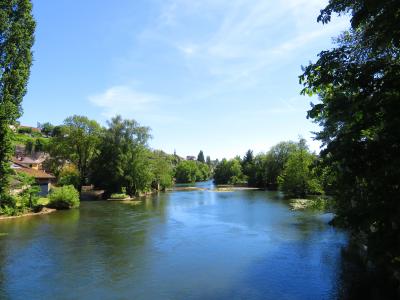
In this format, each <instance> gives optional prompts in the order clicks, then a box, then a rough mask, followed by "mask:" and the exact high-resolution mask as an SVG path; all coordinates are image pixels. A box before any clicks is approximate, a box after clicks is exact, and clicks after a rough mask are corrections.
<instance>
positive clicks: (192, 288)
mask: <svg viewBox="0 0 400 300" xmlns="http://www.w3.org/2000/svg"><path fill="white" fill-rule="evenodd" d="M202 185H203V186H208V187H210V188H212V187H211V183H203V184H202ZM330 218H331V216H329V215H328V214H318V213H312V212H294V211H291V210H290V209H289V207H288V205H287V203H286V202H285V201H284V200H282V199H281V198H280V197H279V195H278V194H277V193H273V192H265V191H254V190H253V191H248V190H247V191H235V192H215V191H212V190H206V191H174V192H167V193H161V194H159V195H157V196H154V197H152V198H149V199H147V200H145V201H143V202H142V203H140V204H137V205H134V204H133V203H122V202H105V201H101V202H83V203H81V208H80V209H75V210H70V211H63V212H56V213H53V214H50V215H44V216H36V217H28V218H20V219H16V220H7V221H1V222H0V299H206V300H207V299H229V300H231V299H250V300H251V299H271V300H272V299H274V300H275V299H336V298H338V296H339V291H340V290H341V269H340V266H341V263H342V262H341V260H342V259H341V248H342V247H344V246H345V245H346V244H347V235H346V233H345V232H342V231H340V230H338V229H335V228H333V227H331V226H329V225H328V224H327V223H328V221H329V219H330Z"/></svg>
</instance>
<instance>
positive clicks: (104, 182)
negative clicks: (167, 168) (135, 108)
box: [91, 116, 153, 196]
mask: <svg viewBox="0 0 400 300" xmlns="http://www.w3.org/2000/svg"><path fill="white" fill-rule="evenodd" d="M149 131H150V129H149V128H148V127H143V126H140V125H139V124H138V123H137V122H136V121H135V120H123V119H122V118H121V117H120V116H117V117H115V118H113V119H111V121H110V122H108V128H107V129H106V130H104V132H103V133H102V135H101V137H100V141H99V146H98V155H97V157H96V158H95V159H94V160H93V162H92V164H91V167H92V168H91V169H92V172H91V178H92V180H93V183H94V184H95V185H96V186H98V187H101V188H104V189H106V190H107V192H108V193H109V194H111V193H119V192H121V190H122V188H123V187H126V189H127V193H128V194H129V195H130V196H134V195H136V194H138V193H141V192H145V191H147V190H149V189H150V188H151V184H152V181H153V176H152V165H151V153H150V151H149V150H148V149H147V147H146V145H147V141H148V139H149V138H150V134H149Z"/></svg>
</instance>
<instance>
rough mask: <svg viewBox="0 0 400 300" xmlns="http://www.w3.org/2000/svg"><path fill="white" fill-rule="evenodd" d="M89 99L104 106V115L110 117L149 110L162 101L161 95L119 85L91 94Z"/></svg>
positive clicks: (101, 106) (97, 104)
mask: <svg viewBox="0 0 400 300" xmlns="http://www.w3.org/2000/svg"><path fill="white" fill-rule="evenodd" d="M89 101H90V102H91V103H92V104H94V105H96V106H98V107H100V108H102V109H103V115H104V116H106V117H110V116H114V115H116V114H123V115H135V114H142V113H146V112H149V111H151V110H152V109H154V107H155V106H156V105H157V103H159V102H161V97H160V96H158V95H153V94H148V93H143V92H140V91H137V90H135V89H133V88H131V87H129V86H126V85H119V86H113V87H110V88H108V89H107V90H105V91H104V92H102V93H99V94H94V95H91V96H89Z"/></svg>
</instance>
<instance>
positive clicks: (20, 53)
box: [0, 0, 35, 206]
mask: <svg viewBox="0 0 400 300" xmlns="http://www.w3.org/2000/svg"><path fill="white" fill-rule="evenodd" d="M34 31H35V20H34V19H33V16H32V3H31V1H29V0H18V1H9V0H1V1H0V37H1V38H0V206H1V205H2V204H3V202H2V201H3V200H2V199H8V196H7V194H8V190H9V175H10V174H11V170H10V166H9V160H10V158H11V155H12V151H13V148H12V145H13V143H12V139H13V132H12V131H11V129H10V125H14V124H15V122H16V120H17V119H18V118H19V117H20V116H21V113H22V109H21V103H22V99H23V97H24V95H25V93H26V86H27V83H28V78H29V74H30V68H31V65H32V50H31V48H32V46H33V42H34Z"/></svg>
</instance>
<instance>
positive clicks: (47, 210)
mask: <svg viewBox="0 0 400 300" xmlns="http://www.w3.org/2000/svg"><path fill="white" fill-rule="evenodd" d="M56 211H57V209H55V208H48V207H44V208H42V210H41V211H39V212H29V213H25V214H20V215H17V216H4V215H0V220H10V219H17V218H23V217H33V216H40V215H47V214H51V213H53V212H56Z"/></svg>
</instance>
